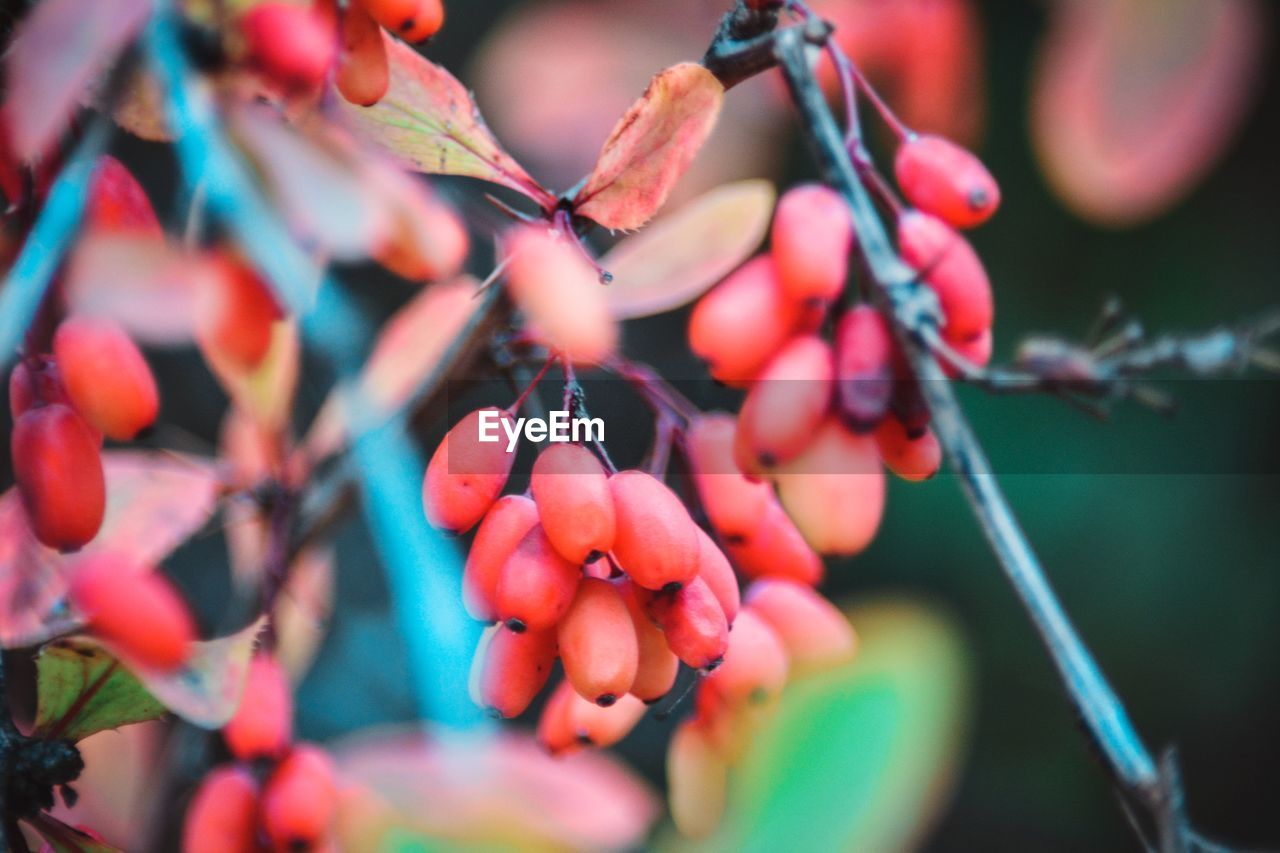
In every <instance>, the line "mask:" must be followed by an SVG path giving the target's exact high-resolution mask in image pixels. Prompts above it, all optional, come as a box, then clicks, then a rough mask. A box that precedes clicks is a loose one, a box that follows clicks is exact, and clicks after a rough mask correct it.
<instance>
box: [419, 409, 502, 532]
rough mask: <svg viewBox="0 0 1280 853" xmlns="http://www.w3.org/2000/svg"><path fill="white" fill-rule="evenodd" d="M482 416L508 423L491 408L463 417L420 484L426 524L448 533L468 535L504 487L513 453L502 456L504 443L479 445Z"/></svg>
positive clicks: (442, 442) (496, 410)
mask: <svg viewBox="0 0 1280 853" xmlns="http://www.w3.org/2000/svg"><path fill="white" fill-rule="evenodd" d="M484 411H490V412H496V413H497V417H499V418H500V419H501V420H504V421H509V422H510V421H512V418H511V415H510V414H509V413H508V412H506V411H504V410H502V409H494V408H492V407H490V408H488V409H480V410H477V411H474V412H472V413H471V414H469V415H467V416H466V417H465V418H463V419H462V420H460V421H458V423H457V425H456V426H454V428H453V429H451V430H449V432H448V433H447V434H446V435H445V437H444V440H443V441H441V442H440V446H439V447H437V448H436V452H435V453H434V454H432V456H431V461H430V462H429V463H428V464H427V473H426V476H424V477H423V480H422V506H423V509H424V510H425V512H426V515H427V521H429V522H431V524H432V525H434V526H436V527H442V528H444V529H445V530H451V531H453V532H454V533H463V532H466V531H467V530H470V529H471V528H472V527H474V526H475V524H476V522H478V521H479V520H480V519H481V518H483V517H484V514H485V513H486V512H488V511H489V507H491V506H493V502H494V501H496V500H497V499H498V495H499V494H501V492H502V487H503V486H505V485H506V483H507V477H508V475H509V474H510V473H511V464H512V463H513V462H514V461H515V453H508V452H507V450H506V442H505V441H501V440H500V441H493V442H482V441H480V413H481V412H484ZM499 436H500V437H501V429H499Z"/></svg>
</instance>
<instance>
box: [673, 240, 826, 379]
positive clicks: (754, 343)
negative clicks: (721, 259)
mask: <svg viewBox="0 0 1280 853" xmlns="http://www.w3.org/2000/svg"><path fill="white" fill-rule="evenodd" d="M800 312H801V309H800V307H799V306H798V305H797V304H796V303H795V302H792V301H791V300H790V299H788V298H787V296H786V294H785V293H784V292H783V290H782V284H781V283H780V282H779V281H778V272H777V268H776V266H775V265H774V262H773V259H772V258H771V257H769V256H768V255H761V256H759V257H756V258H753V259H752V260H750V261H747V262H746V263H745V264H743V265H742V266H741V267H739V268H738V270H737V271H736V272H734V273H732V274H730V275H729V277H728V278H726V279H725V280H724V281H722V282H721V283H720V284H718V285H716V287H715V288H714V289H713V290H712V291H711V292H709V293H708V294H707V295H706V296H704V297H702V299H701V300H699V302H698V304H697V306H695V307H694V309H693V313H692V314H691V315H690V316H689V347H690V348H691V349H692V350H693V352H694V354H696V355H697V356H699V357H700V358H702V359H703V360H704V361H706V362H708V366H709V369H710V371H711V375H712V376H714V377H715V378H716V380H718V381H720V382H723V383H725V384H727V385H734V386H744V385H746V384H747V383H749V382H751V380H753V379H755V378H756V374H758V373H759V372H760V370H761V369H763V368H764V366H765V364H766V363H768V361H769V359H770V358H772V357H773V354H774V353H776V352H777V351H778V350H779V349H781V348H782V345H783V344H784V343H786V341H787V338H789V337H790V336H791V335H792V333H793V332H794V331H795V329H796V326H797V324H798V323H799V321H800Z"/></svg>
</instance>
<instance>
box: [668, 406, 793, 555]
mask: <svg viewBox="0 0 1280 853" xmlns="http://www.w3.org/2000/svg"><path fill="white" fill-rule="evenodd" d="M736 431H737V419H736V418H735V417H734V416H733V415H730V414H726V413H724V412H710V413H707V414H705V415H699V416H697V417H695V418H694V419H693V420H691V421H690V422H689V427H688V429H687V430H686V431H685V443H684V447H685V452H686V453H687V454H688V457H689V466H690V468H691V469H692V475H693V482H694V485H695V486H696V487H697V489H698V498H699V500H700V501H701V502H702V508H703V510H704V511H705V512H706V513H707V518H708V519H709V520H710V522H711V526H712V527H714V528H715V529H716V532H717V533H719V534H720V536H721V537H723V538H724V539H725V540H726V541H736V540H742V539H745V538H746V537H747V536H749V535H750V534H751V533H752V531H754V530H755V529H756V527H757V526H758V525H759V524H760V519H761V518H762V517H763V516H764V511H765V507H766V506H767V505H768V504H769V502H770V501H772V500H773V495H772V493H771V490H770V488H769V485H768V484H767V483H760V482H753V481H751V480H748V479H747V478H746V477H744V476H743V475H742V472H741V471H739V470H738V466H737V463H735V462H734V459H733V444H734V436H735V433H736Z"/></svg>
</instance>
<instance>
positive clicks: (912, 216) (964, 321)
mask: <svg viewBox="0 0 1280 853" xmlns="http://www.w3.org/2000/svg"><path fill="white" fill-rule="evenodd" d="M898 249H899V250H900V251H901V252H902V259H903V260H904V261H906V262H907V264H908V265H909V266H911V267H912V268H913V269H915V270H917V271H918V272H919V273H920V275H921V277H922V278H923V279H924V281H925V283H926V284H928V285H929V287H930V288H931V289H932V290H933V292H934V293H936V294H937V295H938V302H939V303H940V304H941V306H942V315H943V320H944V322H945V325H944V326H943V333H944V334H945V335H946V337H947V339H948V340H952V341H967V340H969V339H971V338H974V337H977V336H979V335H981V334H982V333H983V332H985V331H987V330H988V329H990V328H991V322H992V318H993V316H994V313H995V307H994V305H993V302H992V296H991V281H990V279H988V278H987V271H986V269H985V268H984V267H983V266H982V261H981V260H979V259H978V254H977V253H976V252H975V251H974V250H973V247H972V246H970V245H969V241H968V240H965V239H964V238H963V237H961V236H960V235H959V234H958V233H957V232H956V231H955V230H954V229H953V228H951V226H949V225H947V223H945V222H943V221H942V220H941V219H938V218H937V217H936V216H930V215H929V214H927V213H921V212H920V211H918V210H910V211H907V212H905V213H903V214H902V216H900V217H899V218H898Z"/></svg>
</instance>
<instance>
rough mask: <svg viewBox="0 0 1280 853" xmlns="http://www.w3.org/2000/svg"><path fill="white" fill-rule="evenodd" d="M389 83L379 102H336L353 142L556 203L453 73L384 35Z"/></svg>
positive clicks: (417, 165) (419, 166) (420, 166)
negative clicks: (503, 142)
mask: <svg viewBox="0 0 1280 853" xmlns="http://www.w3.org/2000/svg"><path fill="white" fill-rule="evenodd" d="M383 38H384V39H385V40H386V45H387V58H388V61H389V62H390V66H391V84H390V86H389V87H388V89H387V93H386V94H385V95H383V96H382V100H380V101H379V102H378V103H377V104H375V105H374V106H371V107H361V106H356V105H355V104H352V103H349V102H348V101H347V100H346V99H345V98H342V97H335V98H334V99H333V100H334V103H335V104H336V105H337V107H338V110H339V111H340V112H341V113H342V114H343V115H345V116H346V118H347V119H348V120H349V123H350V126H351V128H352V130H353V131H354V132H355V133H356V135H357V136H359V137H361V138H362V139H365V140H367V141H368V142H371V143H374V144H376V145H379V146H381V147H382V148H385V149H386V150H387V151H390V152H391V153H392V154H394V155H396V157H397V158H398V159H399V160H400V161H402V162H403V163H404V164H405V165H406V166H407V167H408V168H411V169H416V170H417V171H420V172H427V173H429V174H435V175H463V176H466V177H470V178H480V179H481V180H485V181H490V182H492V183H495V184H501V185H503V186H505V187H510V188H511V189H513V190H516V191H517V192H520V193H523V194H524V195H526V196H528V197H529V198H530V199H532V200H533V201H535V202H537V203H538V204H539V205H541V206H542V207H544V208H548V209H549V208H550V207H553V206H554V205H555V198H554V197H552V195H551V194H550V193H548V192H547V191H546V190H545V189H543V188H542V187H541V186H539V184H538V182H537V181H535V180H534V179H533V178H531V177H529V175H528V174H527V173H526V172H525V170H524V169H523V168H522V167H521V166H520V164H519V163H517V162H516V161H515V160H514V159H513V158H512V157H511V155H510V154H508V153H507V152H506V151H504V150H502V147H501V146H500V145H499V144H498V142H497V140H496V139H494V138H493V134H492V133H490V132H489V128H488V127H486V126H485V123H484V119H483V118H481V116H480V110H479V108H478V107H477V106H476V104H475V101H474V100H472V98H471V94H470V93H469V92H468V91H467V90H466V88H465V87H463V85H462V84H461V83H459V82H458V80H457V78H455V77H454V76H453V75H452V74H450V73H449V72H448V71H446V70H445V69H443V68H441V67H440V66H439V65H436V64H435V63H433V62H430V61H428V60H427V59H425V58H424V57H423V56H421V55H420V54H418V53H417V52H416V51H415V50H414V49H413V48H411V47H410V46H409V45H407V44H405V43H403V42H401V41H398V40H397V39H394V38H392V37H391V36H389V35H387V34H386V33H383Z"/></svg>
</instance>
